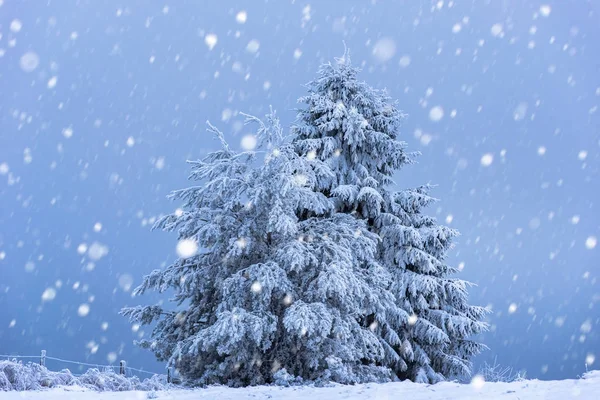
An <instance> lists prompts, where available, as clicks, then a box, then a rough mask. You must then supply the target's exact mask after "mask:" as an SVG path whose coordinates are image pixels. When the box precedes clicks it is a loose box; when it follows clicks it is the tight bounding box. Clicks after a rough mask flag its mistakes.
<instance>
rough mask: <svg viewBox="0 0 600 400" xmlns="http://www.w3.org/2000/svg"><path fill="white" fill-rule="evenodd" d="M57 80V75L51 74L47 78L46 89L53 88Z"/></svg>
mask: <svg viewBox="0 0 600 400" xmlns="http://www.w3.org/2000/svg"><path fill="white" fill-rule="evenodd" d="M57 82H58V77H56V76H53V77H52V78H50V79H48V89H53V88H54V87H55V86H56V83H57Z"/></svg>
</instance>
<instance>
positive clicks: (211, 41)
mask: <svg viewBox="0 0 600 400" xmlns="http://www.w3.org/2000/svg"><path fill="white" fill-rule="evenodd" d="M217 41H218V39H217V35H215V34H214V33H209V34H208V35H206V36H205V37H204V43H206V45H207V46H208V49H209V50H212V49H213V48H214V47H215V46H216V45H217Z"/></svg>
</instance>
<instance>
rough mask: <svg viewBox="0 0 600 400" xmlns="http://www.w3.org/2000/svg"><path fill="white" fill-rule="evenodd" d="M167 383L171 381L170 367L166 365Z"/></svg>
mask: <svg viewBox="0 0 600 400" xmlns="http://www.w3.org/2000/svg"><path fill="white" fill-rule="evenodd" d="M167 383H171V367H167Z"/></svg>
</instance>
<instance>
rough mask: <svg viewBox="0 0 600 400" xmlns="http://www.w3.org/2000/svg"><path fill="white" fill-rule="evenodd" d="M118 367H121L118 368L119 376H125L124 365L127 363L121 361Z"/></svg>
mask: <svg viewBox="0 0 600 400" xmlns="http://www.w3.org/2000/svg"><path fill="white" fill-rule="evenodd" d="M120 365H121V367H120V368H119V373H120V374H121V375H125V365H127V363H126V362H125V360H121V362H120Z"/></svg>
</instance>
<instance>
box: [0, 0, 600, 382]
mask: <svg viewBox="0 0 600 400" xmlns="http://www.w3.org/2000/svg"><path fill="white" fill-rule="evenodd" d="M244 12H245V13H244ZM212 35H214V36H212ZM215 38H216V43H215V40H214V39H215ZM598 38H600V3H599V2H596V1H592V0H590V1H586V0H571V1H534V0H488V1H463V0H454V1H448V0H440V1H438V2H436V1H433V2H432V1H417V0H413V1H375V0H373V1H341V0H340V1H333V0H329V1H313V2H307V1H304V0H297V1H289V0H288V1H274V0H271V1H247V2H242V1H219V2H209V1H175V0H171V1H162V2H156V1H141V0H140V1H104V2H100V1H92V0H80V1H67V0H65V1H57V0H54V1H51V0H48V1H41V0H40V1H35V0H31V1H23V0H21V1H18V0H0V354H7V353H10V354H34V355H35V354H39V351H40V350H41V349H46V350H47V351H48V354H49V355H54V356H56V357H62V358H67V359H74V360H80V361H87V362H93V363H102V364H106V363H109V362H114V361H115V360H116V361H117V362H118V360H119V359H126V360H127V361H128V363H129V365H131V366H134V367H144V368H147V369H151V370H155V371H162V368H163V367H162V366H161V365H160V364H158V363H156V362H155V361H154V360H153V356H152V354H150V353H146V352H144V351H141V350H138V349H136V348H135V347H134V346H133V345H132V341H133V340H134V339H135V338H136V337H139V336H141V335H143V334H146V335H148V334H149V332H148V331H144V328H141V329H140V330H138V331H137V332H133V331H132V328H131V326H130V325H129V324H128V323H127V322H126V321H125V319H124V318H122V317H119V316H118V315H117V312H118V310H119V309H120V308H121V307H122V306H124V305H132V304H136V303H138V302H140V301H144V302H146V301H147V302H153V301H157V300H158V299H159V298H158V297H155V298H153V297H152V296H148V297H146V298H143V299H131V296H130V292H131V290H130V289H131V286H132V285H133V286H135V285H136V284H138V283H139V282H140V278H141V276H142V275H143V274H144V273H148V272H150V271H151V270H152V269H154V268H158V267H161V266H164V265H165V263H167V262H169V261H170V260H173V258H174V257H175V256H176V254H175V245H176V239H175V237H174V235H169V234H166V233H160V232H151V231H150V226H151V225H152V222H153V221H154V219H155V217H156V216H157V215H159V214H161V213H167V212H171V211H172V210H174V209H175V208H176V207H177V206H178V204H173V203H171V202H169V201H168V200H167V199H166V195H167V194H168V192H169V191H170V190H173V189H177V188H181V187H183V186H185V185H186V184H187V181H186V177H187V173H188V169H187V165H186V164H185V160H186V159H196V158H199V157H202V156H203V155H204V154H206V152H207V151H209V150H211V149H214V148H216V146H217V143H216V142H215V141H214V140H213V139H212V137H211V136H210V135H209V134H207V133H206V132H205V121H206V120H207V119H210V120H211V121H212V122H213V123H214V124H216V125H217V126H218V127H220V128H221V129H222V130H223V131H224V132H225V133H226V134H227V137H228V139H229V140H230V141H231V143H232V145H234V146H235V147H237V148H239V147H240V140H241V138H242V137H243V136H244V135H245V134H248V133H250V131H248V130H247V128H245V127H242V125H241V121H242V118H240V116H239V115H238V113H239V112H240V111H243V112H248V113H253V114H256V115H263V114H264V113H265V112H266V111H267V110H268V107H269V105H273V106H274V107H275V108H276V109H277V110H278V111H279V115H280V116H281V118H282V121H283V122H284V123H285V124H286V125H289V124H290V123H291V122H292V121H293V120H294V116H295V114H294V111H293V109H294V107H297V104H296V99H297V98H298V97H299V96H301V95H303V94H304V93H305V92H304V88H303V87H302V84H303V83H305V82H307V81H308V80H310V79H312V78H313V77H315V73H316V70H317V68H318V65H319V64H320V63H322V62H328V61H332V60H333V57H335V56H340V55H341V54H342V53H343V51H344V44H343V42H344V41H345V43H346V45H347V46H348V47H349V48H350V49H351V51H352V59H353V62H354V63H355V64H356V65H359V66H361V67H362V68H363V72H362V74H361V78H363V79H364V80H366V81H367V82H369V83H370V84H372V85H373V86H375V87H378V88H384V87H385V88H387V89H388V90H389V92H390V94H391V95H392V97H394V98H396V99H398V100H399V106H400V108H401V109H403V110H404V111H406V112H407V113H408V114H409V115H410V117H409V118H408V119H407V121H406V123H405V125H404V128H403V131H402V135H401V137H402V138H403V140H405V141H407V142H408V144H409V147H410V149H413V150H419V151H421V152H422V153H423V155H422V157H421V158H420V160H419V164H417V165H415V166H411V167H409V168H406V169H405V170H403V171H402V172H401V173H400V174H398V177H397V184H398V186H399V187H410V186H415V185H420V184H424V183H433V184H437V185H438V187H437V189H436V191H435V192H434V195H436V196H437V197H439V198H440V199H441V200H442V201H441V202H439V203H438V205H437V206H435V207H433V208H431V209H430V212H431V213H432V214H435V215H436V216H437V217H438V218H439V220H440V221H442V222H443V221H445V222H446V223H448V224H449V225H450V226H452V227H455V228H457V229H459V230H460V231H461V232H462V236H461V237H460V238H459V240H458V241H457V246H456V248H455V251H453V252H452V253H451V254H450V256H451V260H450V262H451V263H452V264H453V265H457V266H459V267H461V268H463V267H464V270H463V273H462V277H463V278H465V279H468V280H470V281H472V282H474V283H476V284H477V286H476V287H474V288H473V289H472V290H471V299H472V302H473V303H477V304H481V305H491V306H492V307H493V310H494V312H493V313H492V314H491V316H490V322H491V324H492V330H491V331H490V332H489V333H487V334H485V335H484V336H483V338H482V339H483V341H484V342H485V343H487V344H488V346H489V347H490V349H491V350H490V351H488V352H486V353H485V354H483V355H482V356H481V357H479V358H478V359H477V360H476V363H477V365H480V364H481V363H482V362H484V361H493V360H494V359H495V358H496V359H497V362H498V363H500V364H502V365H505V366H511V367H513V368H515V369H525V370H527V375H528V376H529V377H539V378H543V379H551V378H567V377H575V376H577V375H578V374H581V373H582V372H583V371H585V368H586V367H585V363H586V359H587V362H588V364H590V363H591V365H590V366H589V368H598V367H599V364H600V289H599V275H600V265H599V264H600V257H599V253H598V252H599V251H600V248H599V246H596V241H597V239H596V238H597V237H599V236H600V213H599V212H598V208H597V207H598V201H599V200H600V196H599V195H600V189H598V185H599V182H598V176H599V175H598V172H599V171H598V169H599V160H600V153H599V150H600V110H599V109H598V107H599V105H600V42H599V41H598ZM440 111H443V115H442V112H440ZM440 117H441V118H440ZM82 305H83V306H82ZM86 305H87V306H89V310H88V309H87V308H86ZM86 311H89V312H87V313H86ZM48 365H49V366H50V367H52V368H60V367H65V366H68V365H66V364H61V363H57V362H54V361H52V362H48ZM69 367H70V368H73V367H74V366H69ZM74 369H75V370H76V371H77V367H75V368H74Z"/></svg>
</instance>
